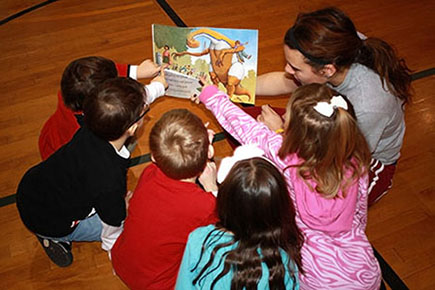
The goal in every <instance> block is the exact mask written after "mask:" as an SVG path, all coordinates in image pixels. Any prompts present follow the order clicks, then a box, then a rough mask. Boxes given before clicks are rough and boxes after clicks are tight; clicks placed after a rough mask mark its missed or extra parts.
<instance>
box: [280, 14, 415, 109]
mask: <svg viewBox="0 0 435 290" xmlns="http://www.w3.org/2000/svg"><path fill="white" fill-rule="evenodd" d="M284 43H285V44H286V45H288V46H289V47H290V48H292V49H298V50H300V51H301V52H302V53H303V54H304V55H305V56H306V58H307V63H308V64H310V65H311V66H312V67H313V68H315V69H317V70H319V69H320V68H322V67H323V65H325V64H327V63H329V64H334V65H335V66H336V67H337V69H338V70H341V69H343V68H348V67H350V66H351V64H352V63H361V64H363V65H365V66H366V67H368V68H370V69H372V70H373V71H375V72H376V73H377V74H378V75H379V76H380V78H381V80H382V82H383V83H384V84H385V85H386V86H387V87H388V89H389V91H390V92H391V93H392V94H393V95H394V96H396V97H398V98H399V99H401V100H403V102H404V103H407V102H409V101H410V97H411V92H410V91H411V76H410V72H411V70H410V69H409V68H408V67H407V65H406V63H405V60H404V59H403V58H399V57H398V56H397V55H396V52H395V50H394V49H393V48H392V47H391V46H390V45H389V44H388V43H387V42H385V41H383V40H381V39H379V38H373V37H369V38H367V39H365V40H363V39H361V38H360V37H359V36H358V33H357V30H356V28H355V25H354V24H353V22H352V20H351V19H350V18H349V17H348V16H347V15H346V14H345V13H344V12H342V11H341V10H339V9H338V8H335V7H330V8H325V9H321V10H317V11H314V12H310V13H300V14H299V15H298V17H297V19H296V22H295V24H294V26H293V27H291V28H290V29H289V30H288V31H287V33H286V35H285V38H284Z"/></svg>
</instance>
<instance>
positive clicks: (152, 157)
mask: <svg viewBox="0 0 435 290" xmlns="http://www.w3.org/2000/svg"><path fill="white" fill-rule="evenodd" d="M151 161H152V162H153V163H156V160H155V159H154V156H153V155H152V154H151Z"/></svg>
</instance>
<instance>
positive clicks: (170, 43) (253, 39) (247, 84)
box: [152, 24, 258, 104]
mask: <svg viewBox="0 0 435 290" xmlns="http://www.w3.org/2000/svg"><path fill="white" fill-rule="evenodd" d="M152 32H153V33H152V34H153V55H154V61H155V62H156V63H158V64H160V65H161V64H167V65H168V66H169V72H170V73H169V74H170V75H171V76H170V79H169V81H168V80H167V81H168V84H169V82H172V87H171V84H169V89H168V91H167V93H166V95H168V96H175V97H181V98H189V97H190V96H191V95H192V91H193V94H195V93H197V92H198V90H197V89H198V88H196V87H195V86H197V84H199V83H196V82H194V80H193V79H198V78H199V77H200V76H205V77H206V78H207V79H208V80H209V81H210V83H213V84H215V85H216V86H218V87H219V89H220V90H222V91H224V92H226V93H227V94H228V95H229V96H230V98H231V100H232V101H234V102H239V103H245V104H255V86H256V79H257V55H258V31H257V30H252V29H229V28H213V27H175V26H165V25H158V24H153V25H152ZM178 73H179V74H178ZM167 76H168V74H167ZM183 76H186V77H183ZM188 93H189V95H186V94H188Z"/></svg>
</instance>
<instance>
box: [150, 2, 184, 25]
mask: <svg viewBox="0 0 435 290" xmlns="http://www.w3.org/2000/svg"><path fill="white" fill-rule="evenodd" d="M157 3H159V5H160V7H162V9H163V10H165V13H166V14H167V15H168V16H169V17H170V18H171V19H172V21H173V22H174V23H175V25H177V26H179V27H187V25H186V23H184V21H183V20H182V19H181V18H180V16H178V14H177V13H176V12H175V11H174V9H172V7H171V6H170V5H169V4H168V2H166V1H165V0H157Z"/></svg>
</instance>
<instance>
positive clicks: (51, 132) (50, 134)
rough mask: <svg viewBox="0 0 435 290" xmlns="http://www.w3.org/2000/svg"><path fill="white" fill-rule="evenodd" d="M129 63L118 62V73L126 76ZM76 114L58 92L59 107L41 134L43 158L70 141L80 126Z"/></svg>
mask: <svg viewBox="0 0 435 290" xmlns="http://www.w3.org/2000/svg"><path fill="white" fill-rule="evenodd" d="M128 67H129V66H128V65H127V64H116V69H117V70H118V75H119V76H121V77H125V76H127V74H128ZM75 114H80V112H73V111H71V110H70V109H69V108H67V107H66V106H65V104H64V102H63V98H62V93H61V92H60V91H59V92H58V93H57V108H56V111H55V112H54V113H53V115H51V116H50V118H49V119H48V120H47V122H45V124H44V126H43V127H42V130H41V133H40V134H39V142H38V145H39V153H40V154H41V158H42V160H45V159H47V158H48V157H50V155H51V154H53V153H54V152H56V150H57V149H59V148H60V147H62V146H63V145H65V144H66V143H68V142H69V141H70V140H71V139H72V137H73V136H74V134H75V133H76V132H77V130H78V129H79V128H80V125H79V123H78V122H77V118H76V116H75Z"/></svg>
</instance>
